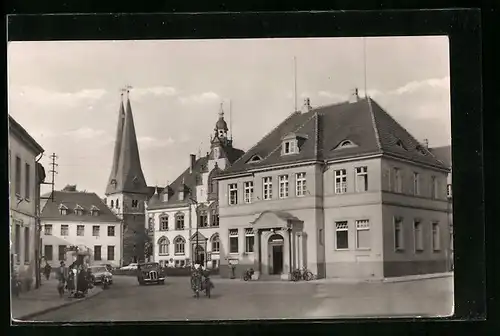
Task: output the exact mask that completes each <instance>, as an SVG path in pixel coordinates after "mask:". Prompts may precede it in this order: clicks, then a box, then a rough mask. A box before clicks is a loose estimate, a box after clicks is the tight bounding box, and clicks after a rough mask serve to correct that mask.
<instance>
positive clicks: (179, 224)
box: [175, 213, 184, 230]
mask: <svg viewBox="0 0 500 336" xmlns="http://www.w3.org/2000/svg"><path fill="white" fill-rule="evenodd" d="M175 229H176V230H184V214H183V213H179V214H177V215H175Z"/></svg>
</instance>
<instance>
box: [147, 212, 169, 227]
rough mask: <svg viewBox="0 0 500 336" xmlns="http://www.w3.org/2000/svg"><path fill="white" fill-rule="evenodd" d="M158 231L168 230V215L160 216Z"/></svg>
mask: <svg viewBox="0 0 500 336" xmlns="http://www.w3.org/2000/svg"><path fill="white" fill-rule="evenodd" d="M151 219H152V218H151ZM160 231H168V216H167V215H162V216H160Z"/></svg>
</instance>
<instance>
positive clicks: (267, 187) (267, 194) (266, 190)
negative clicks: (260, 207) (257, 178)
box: [262, 176, 273, 200]
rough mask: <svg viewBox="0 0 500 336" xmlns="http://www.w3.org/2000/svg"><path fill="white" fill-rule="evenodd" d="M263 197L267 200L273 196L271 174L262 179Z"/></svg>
mask: <svg viewBox="0 0 500 336" xmlns="http://www.w3.org/2000/svg"><path fill="white" fill-rule="evenodd" d="M262 198H264V199H265V200H270V199H271V198H273V179H272V177H271V176H267V177H264V178H263V179H262Z"/></svg>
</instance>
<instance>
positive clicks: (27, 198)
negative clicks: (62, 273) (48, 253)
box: [8, 116, 45, 289]
mask: <svg viewBox="0 0 500 336" xmlns="http://www.w3.org/2000/svg"><path fill="white" fill-rule="evenodd" d="M43 151H44V150H43V148H42V147H41V146H40V145H39V144H38V143H37V142H36V141H35V140H34V139H33V138H32V137H31V136H30V135H29V134H28V132H26V130H25V129H24V128H23V127H22V126H21V125H19V124H18V123H17V122H16V121H15V120H14V119H13V118H12V117H10V116H9V163H8V167H9V168H8V171H9V181H10V230H11V234H10V236H11V243H10V251H11V252H10V255H11V271H15V272H17V273H18V276H19V277H20V279H21V281H22V282H23V283H24V284H25V288H26V289H30V288H31V286H32V284H34V282H35V281H36V277H37V274H38V273H39V272H37V270H38V267H39V244H38V242H39V239H38V236H39V231H38V227H39V211H40V184H41V183H42V182H43V181H44V179H45V171H44V169H43V166H42V165H41V164H40V163H38V162H37V157H39V155H41V154H42V153H43ZM40 157H41V156H40Z"/></svg>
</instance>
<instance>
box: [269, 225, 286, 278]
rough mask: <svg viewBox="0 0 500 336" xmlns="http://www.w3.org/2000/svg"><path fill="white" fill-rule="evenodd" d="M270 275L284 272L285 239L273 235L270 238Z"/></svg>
mask: <svg viewBox="0 0 500 336" xmlns="http://www.w3.org/2000/svg"><path fill="white" fill-rule="evenodd" d="M268 246H269V249H268V250H269V274H281V273H282V272H283V237H282V236H281V235H279V234H273V235H272V236H271V237H269V243H268Z"/></svg>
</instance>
